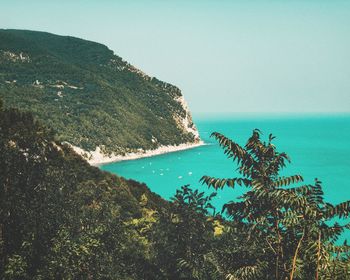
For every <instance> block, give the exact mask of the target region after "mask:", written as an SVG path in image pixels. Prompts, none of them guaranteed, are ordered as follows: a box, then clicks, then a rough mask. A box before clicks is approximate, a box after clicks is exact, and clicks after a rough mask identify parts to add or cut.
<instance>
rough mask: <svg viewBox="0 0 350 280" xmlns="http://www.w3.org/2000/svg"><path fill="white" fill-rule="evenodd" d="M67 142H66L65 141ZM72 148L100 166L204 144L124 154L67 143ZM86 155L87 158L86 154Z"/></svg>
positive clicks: (91, 162)
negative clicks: (83, 147)
mask: <svg viewBox="0 0 350 280" xmlns="http://www.w3.org/2000/svg"><path fill="white" fill-rule="evenodd" d="M66 143H67V142H66ZM67 144H68V145H69V146H70V147H72V149H73V150H74V151H75V152H76V153H78V154H79V155H81V156H82V157H83V158H84V159H86V160H87V162H88V163H89V164H90V165H92V166H100V165H104V164H108V163H113V162H119V161H125V160H136V159H140V158H146V157H153V156H158V155H162V154H168V153H173V152H178V151H183V150H188V149H193V148H197V147H200V146H204V145H206V144H205V143H204V142H203V141H199V142H197V143H183V144H180V145H177V146H160V147H158V148H157V149H154V150H145V151H140V152H133V153H127V154H125V155H115V154H112V155H111V156H107V155H104V154H103V153H102V152H101V150H100V147H97V148H96V150H95V151H90V152H87V151H85V150H83V149H81V148H79V147H76V146H73V145H71V144H70V143H67ZM86 155H88V158H87V156H86Z"/></svg>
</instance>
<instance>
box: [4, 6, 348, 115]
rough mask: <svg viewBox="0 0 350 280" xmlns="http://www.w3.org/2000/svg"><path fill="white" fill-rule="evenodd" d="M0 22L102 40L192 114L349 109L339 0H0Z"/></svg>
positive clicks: (344, 21) (344, 20)
mask: <svg viewBox="0 0 350 280" xmlns="http://www.w3.org/2000/svg"><path fill="white" fill-rule="evenodd" d="M0 28H16V29H31V30H41V31H48V32H52V33H56V34H61V35H71V36H76V37H80V38H84V39H89V40H93V41H98V42H101V43H104V44H106V45H107V46H108V47H109V48H110V49H112V50H113V51H114V52H115V53H116V54H118V55H119V56H121V57H123V58H124V59H125V60H127V61H129V62H130V63H132V64H133V65H135V66H136V67H138V68H140V69H142V70H143V71H144V72H146V73H147V74H149V75H151V76H155V77H157V78H159V79H161V80H164V81H167V82H170V83H173V84H175V85H177V86H179V87H180V88H181V90H182V92H183V94H184V95H185V98H186V99H187V101H188V103H189V105H190V108H191V110H192V112H193V113H194V114H200V113H207V112H208V113H216V112H224V113H235V112H287V113H288V112H302V113H309V112H350V1H346V0H345V1H337V0H329V1H326V0H323V1H322V0H319V1H317V0H290V1H288V0H270V1H264V0H260V1H259V0H256V1H254V0H251V1H244V0H241V1H224V0H223V1H215V0H213V1H205V0H201V1H199V0H198V1H191V0H183V1H181V0H176V1H165V0H159V1H151V0H150V1H136V0H133V1H131V0H126V1H107V0H105V1H103V0H99V1H97V0H95V1H89V0H84V1H83V0H81V1H73V0H70V1H68V0H60V1H51V0H50V1H48V0H45V1H35V0H32V1H26V0H24V1H19V0H0Z"/></svg>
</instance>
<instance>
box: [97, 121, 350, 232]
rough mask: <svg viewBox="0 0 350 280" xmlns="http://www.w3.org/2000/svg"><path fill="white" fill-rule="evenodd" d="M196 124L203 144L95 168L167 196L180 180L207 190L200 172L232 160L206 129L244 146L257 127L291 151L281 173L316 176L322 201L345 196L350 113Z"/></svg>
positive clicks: (229, 173)
mask: <svg viewBox="0 0 350 280" xmlns="http://www.w3.org/2000/svg"><path fill="white" fill-rule="evenodd" d="M196 125H197V127H198V129H199V132H200V135H201V137H202V139H203V140H204V142H205V143H207V144H208V145H205V146H200V147H197V148H193V149H190V150H185V151H179V152H174V153H169V154H163V155H159V156H154V157H150V158H143V159H138V160H131V161H123V162H116V163H111V164H107V165H103V166H101V167H100V168H101V169H102V170H106V171H110V172H112V173H115V174H118V175H121V176H123V177H126V178H131V179H134V180H137V181H140V182H144V183H146V184H147V185H148V187H149V188H150V189H151V190H152V191H153V192H155V193H157V194H159V195H161V196H162V197H163V198H166V199H169V198H171V197H172V196H173V195H174V194H175V191H176V189H177V188H179V187H180V186H182V185H185V184H190V185H191V187H192V188H198V189H199V190H200V191H205V192H206V193H210V192H212V191H214V190H213V189H209V190H208V188H207V187H206V186H205V185H203V186H202V185H201V184H200V183H199V179H200V178H201V177H202V176H203V175H210V176H217V177H228V178H230V177H235V176H236V175H237V173H236V171H235V170H236V167H237V165H236V164H235V163H232V160H230V159H227V158H226V156H225V155H224V154H223V150H222V149H221V148H220V147H219V146H218V144H217V143H216V141H215V140H214V139H212V138H210V134H211V133H212V132H213V131H217V132H220V133H223V134H224V135H226V136H227V137H229V138H231V139H232V140H233V141H235V142H237V143H239V144H240V145H244V144H245V142H246V140H247V139H248V137H249V136H250V135H251V133H252V130H253V129H255V128H259V129H260V130H261V131H262V132H263V137H266V139H267V137H268V135H269V133H272V134H273V135H275V136H276V139H275V140H274V144H275V145H276V146H277V149H278V151H280V152H282V151H284V152H286V153H287V154H288V155H289V156H290V158H291V161H292V163H291V164H289V165H287V167H286V168H285V170H284V171H283V175H294V174H300V175H302V176H303V177H304V180H305V183H306V184H309V183H310V184H312V183H313V182H314V179H315V178H318V179H319V180H321V181H322V183H323V184H322V185H323V189H324V193H325V198H326V200H327V201H329V202H331V203H339V202H342V201H345V200H350V184H349V183H350V177H349V175H350V145H349V144H350V115H332V116H331V115H309V116H300V117H296V116H287V115H284V116H248V117H246V116H235V117H225V118H215V119H214V118H213V119H198V120H196ZM246 190H247V189H245V188H244V187H237V188H235V189H230V188H224V189H223V190H222V191H219V192H218V195H217V197H216V198H215V201H214V202H213V204H214V206H215V207H216V208H217V210H221V207H222V205H223V204H224V203H225V202H228V201H230V200H234V199H236V198H237V196H239V195H240V194H242V192H244V191H246ZM346 237H348V238H349V237H350V234H346Z"/></svg>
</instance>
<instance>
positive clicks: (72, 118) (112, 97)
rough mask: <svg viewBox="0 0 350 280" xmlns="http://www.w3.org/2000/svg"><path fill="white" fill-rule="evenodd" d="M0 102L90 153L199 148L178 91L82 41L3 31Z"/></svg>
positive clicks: (94, 45) (0, 64)
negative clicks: (180, 146)
mask: <svg viewBox="0 0 350 280" xmlns="http://www.w3.org/2000/svg"><path fill="white" fill-rule="evenodd" d="M0 97H1V98H3V100H4V101H5V105H6V106H8V107H17V108H20V109H21V110H25V111H31V112H32V113H33V115H34V116H35V117H36V118H37V119H39V120H41V121H42V122H43V123H44V124H46V125H48V126H49V127H52V128H54V129H55V132H56V134H57V137H58V140H60V141H67V142H69V143H71V144H73V145H75V146H78V147H81V148H83V149H84V150H87V151H94V150H95V149H96V147H98V146H100V147H101V149H102V151H103V152H104V153H107V154H108V153H112V152H115V153H117V154H123V153H125V152H129V151H135V150H137V149H155V148H157V147H158V146H160V145H177V144H181V143H185V142H195V141H198V137H197V136H196V135H195V134H196V130H195V126H194V124H193V123H192V119H191V115H190V113H189V112H188V110H187V108H184V106H183V104H182V100H183V97H182V95H181V92H180V90H179V89H178V88H177V87H175V86H173V85H170V84H167V83H164V82H161V81H159V80H157V79H156V78H151V77H149V76H147V75H145V74H144V73H142V72H141V71H140V70H138V69H136V68H134V67H133V66H132V65H130V64H128V63H127V62H125V61H123V60H122V59H121V58H120V57H118V56H116V55H114V54H113V52H112V51H111V50H109V49H108V48H107V47H106V46H104V45H101V44H98V43H95V42H90V41H86V40H82V39H78V38H73V37H68V36H58V35H53V34H49V33H44V32H35V31H23V30H0ZM192 130H194V131H195V133H192Z"/></svg>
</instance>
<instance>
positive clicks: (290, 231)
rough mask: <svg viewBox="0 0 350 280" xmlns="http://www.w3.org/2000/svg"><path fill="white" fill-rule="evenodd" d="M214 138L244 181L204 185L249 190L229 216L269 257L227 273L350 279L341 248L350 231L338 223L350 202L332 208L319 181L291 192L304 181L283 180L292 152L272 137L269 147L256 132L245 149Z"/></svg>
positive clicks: (231, 205) (346, 255) (220, 137)
mask: <svg viewBox="0 0 350 280" xmlns="http://www.w3.org/2000/svg"><path fill="white" fill-rule="evenodd" d="M212 136H213V137H215V138H216V139H217V140H218V142H219V144H220V146H221V147H222V148H223V149H224V152H225V154H226V155H227V156H228V158H232V159H233V161H234V162H236V163H237V164H238V169H237V170H238V172H239V173H240V174H241V176H242V177H239V178H232V179H220V178H213V177H210V176H203V177H202V179H201V181H202V182H203V183H204V184H207V185H208V186H209V187H214V188H215V189H218V188H223V187H224V186H225V185H227V186H229V187H235V186H236V185H240V186H241V185H245V186H246V187H248V188H249V190H248V191H247V192H246V193H244V194H243V195H242V196H241V197H239V199H238V200H237V201H231V202H229V203H227V204H225V205H224V207H223V212H225V213H226V214H227V215H228V216H229V217H230V218H232V219H233V221H234V222H235V223H236V227H237V228H236V229H235V230H236V231H237V232H239V231H240V230H241V232H242V231H245V232H247V233H248V237H247V242H252V241H253V242H256V243H257V248H259V249H260V250H262V251H263V252H264V254H263V255H261V256H256V258H255V260H254V257H253V255H249V256H248V257H247V259H253V260H254V261H253V263H250V264H242V265H241V266H237V263H233V264H232V266H231V268H226V269H228V273H227V278H228V279H257V278H259V279H291V280H292V279H349V265H350V258H349V257H350V250H349V249H350V248H349V247H348V246H347V245H344V246H337V245H336V243H335V242H336V241H337V239H338V237H339V236H340V234H341V233H342V232H343V231H344V230H345V229H347V228H349V226H348V225H340V224H338V223H336V222H335V223H334V222H332V219H334V218H338V219H340V218H347V217H348V216H349V211H350V203H349V201H346V202H343V203H340V204H338V205H335V206H334V205H331V204H329V203H326V202H325V201H324V198H323V191H322V187H321V182H320V181H319V180H317V179H316V180H315V184H314V185H304V186H299V187H290V185H292V184H295V183H299V182H302V181H303V178H302V176H300V175H293V176H290V177H280V176H279V172H280V171H281V170H282V169H283V168H284V167H285V166H286V163H287V162H289V161H290V160H289V157H288V155H287V154H286V153H280V152H278V151H277V150H276V147H275V146H274V145H273V144H272V140H273V139H274V137H273V136H272V135H271V134H270V135H269V138H268V141H267V142H264V141H262V140H261V139H260V136H261V132H260V131H259V130H257V129H256V130H254V131H253V134H252V136H251V137H250V138H249V139H248V141H247V143H246V145H245V146H244V147H241V146H240V145H238V144H237V143H235V142H233V141H232V140H230V139H228V138H226V137H225V136H224V135H222V134H220V133H213V134H212ZM254 240H255V241H254ZM253 252H254V250H253ZM254 253H255V252H254ZM268 256H269V257H268ZM226 257H227V258H228V257H229V255H228V256H226ZM225 261H226V260H224V262H225Z"/></svg>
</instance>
